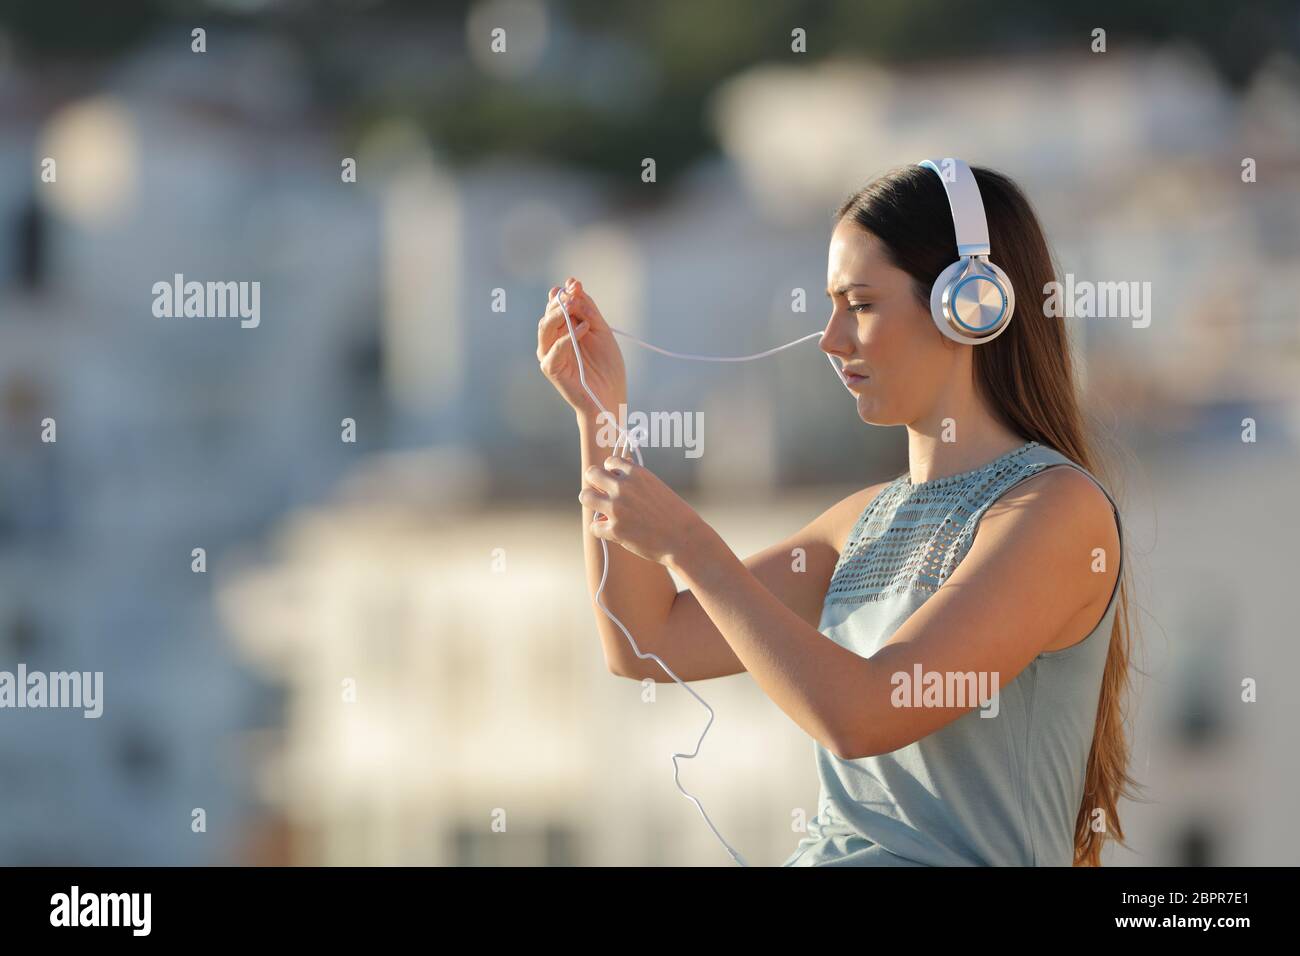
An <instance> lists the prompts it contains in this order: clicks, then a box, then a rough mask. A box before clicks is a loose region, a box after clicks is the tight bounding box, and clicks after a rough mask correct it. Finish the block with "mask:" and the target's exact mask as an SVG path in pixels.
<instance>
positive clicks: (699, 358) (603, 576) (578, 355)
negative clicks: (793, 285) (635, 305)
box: [555, 289, 848, 866]
mask: <svg viewBox="0 0 1300 956" xmlns="http://www.w3.org/2000/svg"><path fill="white" fill-rule="evenodd" d="M561 295H563V296H565V297H566V298H567V297H568V293H567V292H565V290H563V289H560V290H559V291H557V292H556V294H555V301H556V304H557V305H559V307H560V311H561V312H563V313H564V324H565V325H567V326H568V327H569V343H570V344H571V345H572V346H573V355H574V358H575V359H577V362H578V381H579V382H581V383H582V387H583V390H584V391H586V393H587V395H588V396H590V397H591V400H592V401H593V402H595V403H596V407H597V408H599V409H600V410H601V412H603V413H604V414H605V415H606V416H607V417H610V418H612V417H613V416H612V415H610V412H609V410H608V409H607V408H605V406H604V405H603V404H602V403H601V401H600V399H599V398H597V397H596V393H595V392H593V391H592V390H591V387H590V386H588V385H587V374H586V370H585V368H584V366H583V363H582V350H581V349H579V348H578V339H577V336H576V335H574V328H573V320H572V319H571V318H570V317H569V310H568V308H566V307H565V304H564V300H563V299H561V298H560V296H561ZM609 328H610V331H612V332H615V333H617V334H618V335H621V336H623V337H624V338H627V339H631V340H632V341H633V342H636V343H637V344H638V345H641V346H643V347H644V348H647V349H650V350H652V351H654V352H659V353H661V354H663V355H668V356H671V357H672V358H680V359H691V360H693V361H696V362H752V361H754V360H755V359H760V358H766V357H767V356H769V355H773V354H775V353H777V352H779V351H781V350H782V349H788V348H790V347H791V346H795V345H798V344H800V343H801V342H807V341H808V340H809V339H814V338H818V339H819V338H821V336H822V333H821V332H813V333H811V334H809V335H805V336H804V337H803V338H801V339H796V340H795V341H793V342H787V343H786V344H785V345H778V346H777V347H776V348H774V349H768V350H767V351H766V352H758V353H756V354H754V355H740V356H711V355H692V354H689V353H686V352H670V351H668V350H667V349H661V348H659V346H657V345H651V344H650V343H649V342H646V341H643V340H642V339H639V338H637V337H636V336H635V335H630V334H629V333H627V332H624V331H622V330H621V329H616V328H614V327H613V326H612V325H611V326H610V327H609ZM826 358H827V360H828V361H829V362H830V363H831V368H833V369H835V374H836V376H837V377H838V378H839V380H840V382H841V384H844V385H845V386H846V387H847V384H848V383H847V382H846V381H845V379H844V373H843V372H841V371H840V368H839V366H838V365H836V364H835V360H834V359H833V358H831V356H829V355H827V356H826ZM625 442H626V447H627V448H630V449H631V450H632V451H633V452H634V453H635V454H636V458H637V463H638V464H641V465H644V464H645V462H644V461H643V460H642V458H641V448H640V446H639V445H637V443H636V441H635V440H634V439H633V437H632V436H631V435H630V434H628V432H627V431H626V430H625V429H624V428H623V426H622V425H619V437H618V441H617V442H616V443H615V445H614V455H618V454H619V448H620V446H622V445H624V443H625ZM597 516H598V517H600V515H599V513H598V512H597ZM600 550H601V554H602V555H603V557H604V568H603V569H602V570H601V572H600V585H599V586H598V587H597V588H596V605H597V606H598V607H599V608H600V609H601V610H602V611H604V612H605V616H606V617H607V618H609V619H610V620H611V621H613V622H614V624H615V625H616V626H617V627H618V629H619V630H620V631H622V632H623V636H624V637H626V638H627V640H628V643H629V644H631V645H632V652H633V653H634V654H636V656H637V658H638V659H640V660H647V659H648V660H653V661H654V662H655V663H656V664H658V665H659V666H660V667H662V668H663V670H664V673H666V674H667V675H668V676H669V677H671V678H672V679H673V680H675V681H676V682H677V683H678V684H679V685H680V686H681V688H682V689H683V690H685V691H686V692H687V693H688V694H690V695H691V696H692V697H694V698H695V699H696V700H697V701H699V702H700V706H702V707H703V708H704V709H705V710H707V711H708V712H709V722H708V723H707V724H705V725H704V730H703V731H702V732H701V733H700V739H699V740H697V741H696V742H695V750H694V751H693V752H692V753H689V754H686V753H676V752H675V753H674V754H673V783H675V784H676V785H677V789H678V790H680V791H681V792H682V796H684V797H686V799H687V800H689V801H691V803H693V804H695V806H696V808H697V809H698V810H699V811H700V816H702V817H704V822H705V823H707V824H708V826H709V829H710V830H712V831H713V835H714V836H716V837H717V838H718V840H719V841H721V843H722V845H723V846H724V847H726V848H727V852H728V853H730V854H731V857H732V859H734V860H735V861H736V862H737V863H739V864H740V865H741V866H749V864H748V863H746V862H745V858H744V857H742V856H741V855H740V853H739V852H737V851H736V850H735V849H733V848H732V846H731V844H730V843H728V842H727V841H726V839H724V838H723V836H722V834H721V833H719V832H718V828H717V827H715V826H714V825H713V821H712V820H710V819H709V815H708V814H707V813H705V812H704V806H703V804H701V803H700V801H699V800H697V799H696V798H695V797H694V796H692V795H691V794H690V793H688V792H687V790H686V788H685V787H683V786H682V782H681V768H680V767H678V765H677V758H678V757H686V758H687V759H690V760H693V759H694V758H695V756H696V755H697V754H698V753H699V752H700V747H701V745H703V743H704V737H705V735H706V734H708V732H709V728H710V727H711V726H713V708H712V707H710V706H709V705H708V704H707V703H706V702H705V700H704V698H703V697H701V696H700V695H699V694H697V693H695V691H693V690H692V689H691V688H690V687H689V686H688V685H687V684H686V683H684V682H683V681H682V679H681V678H680V677H678V676H677V675H676V674H674V673H673V672H672V670H671V669H670V668H669V667H668V665H667V664H665V663H664V662H663V659H662V658H660V657H659V655H658V654H643V653H641V648H640V647H639V646H637V643H636V640H635V639H634V638H633V637H632V633H631V632H630V631H629V630H628V629H627V628H626V627H625V626H624V625H623V622H622V621H620V620H619V619H618V618H617V617H615V616H614V613H613V612H612V611H610V609H609V608H608V607H606V606H605V601H604V598H603V597H602V596H601V595H602V594H603V592H604V590H605V581H606V580H607V579H608V577H609V545H608V544H607V543H606V541H605V539H604V538H601V539H600Z"/></svg>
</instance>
